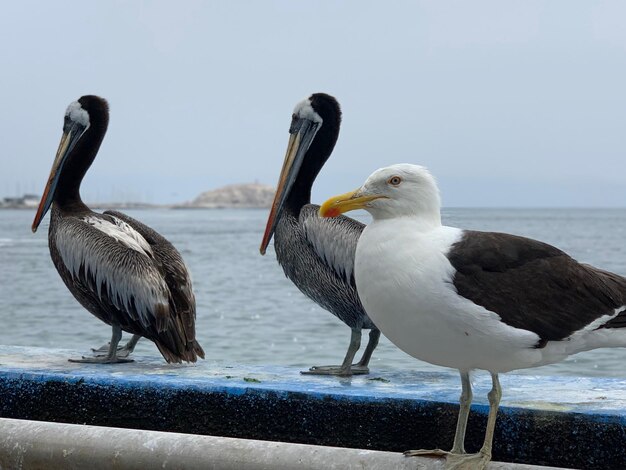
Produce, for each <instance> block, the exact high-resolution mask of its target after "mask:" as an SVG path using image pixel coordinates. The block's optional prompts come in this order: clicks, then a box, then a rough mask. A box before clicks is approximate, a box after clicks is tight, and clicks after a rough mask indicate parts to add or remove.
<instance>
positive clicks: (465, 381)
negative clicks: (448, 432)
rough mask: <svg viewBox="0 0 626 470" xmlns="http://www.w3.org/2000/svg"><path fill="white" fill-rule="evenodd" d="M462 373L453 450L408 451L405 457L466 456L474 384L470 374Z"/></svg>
mask: <svg viewBox="0 0 626 470" xmlns="http://www.w3.org/2000/svg"><path fill="white" fill-rule="evenodd" d="M459 372H460V373H461V398H459V403H460V407H459V417H458V419H457V422H456V433H455V434H454V444H453V446H452V450H451V451H450V452H447V451H445V450H441V449H431V450H427V449H420V450H407V451H406V452H405V453H404V455H406V456H408V457H414V456H416V455H421V456H435V457H441V456H444V455H445V456H449V455H452V454H458V455H463V454H465V445H464V442H465V430H466V429H467V418H468V417H469V411H470V406H471V404H472V384H471V383H470V377H469V372H467V371H459Z"/></svg>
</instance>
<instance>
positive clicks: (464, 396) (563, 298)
mask: <svg viewBox="0 0 626 470" xmlns="http://www.w3.org/2000/svg"><path fill="white" fill-rule="evenodd" d="M354 209H365V210H367V211H368V212H369V213H370V214H371V215H372V217H373V221H372V223H371V224H369V225H368V226H367V227H366V228H365V230H364V231H363V233H362V234H361V237H360V239H359V242H358V246H357V250H356V259H355V277H356V286H357V290H358V293H359V296H360V298H361V301H362V302H363V305H364V307H365V310H366V311H367V313H368V315H369V316H370V317H371V319H372V320H373V321H374V323H375V324H376V325H377V326H378V327H379V328H380V330H381V331H382V332H383V333H384V334H385V335H386V336H387V337H388V338H389V339H390V340H391V341H392V342H393V343H395V344H396V345H397V346H398V347H400V348H401V349H402V350H404V351H405V352H407V353H409V354H411V355H412V356H414V357H416V358H418V359H421V360H424V361H427V362H430V363H432V364H437V365H440V366H445V367H452V368H455V369H458V370H459V372H460V374H461V384H462V393H461V398H460V404H461V407H460V411H459V418H458V423H457V428H456V434H455V438H454V445H453V447H452V450H451V451H450V452H444V451H441V450H439V449H436V450H417V451H408V452H407V455H445V456H447V466H448V468H464V467H468V468H484V467H485V466H486V464H487V463H488V462H489V460H490V459H491V450H492V441H493V431H494V427H495V423H496V414H497V410H498V406H499V403H500V397H501V389H500V383H499V381H498V374H499V373H501V372H508V371H511V370H514V369H523V368H528V367H537V366H541V365H544V364H550V363H554V362H558V361H561V360H562V359H564V358H566V357H567V356H569V355H572V354H576V353H578V352H581V351H587V350H590V349H595V348H603V347H624V346H626V311H625V310H626V278H623V277H622V276H619V275H617V274H613V273H610V272H607V271H603V270H601V269H597V268H594V267H593V266H590V265H586V264H581V263H578V262H577V261H576V260H574V259H573V258H571V257H570V256H568V255H567V254H566V253H564V252H563V251H561V250H559V249H558V248H555V247H553V246H550V245H547V244H545V243H542V242H539V241H536V240H532V239H528V238H524V237H519V236H515V235H509V234H505V233H494V232H477V231H471V230H462V229H458V228H454V227H446V226H443V225H442V224H441V216H440V199H439V190H438V188H437V184H436V183H435V180H434V178H433V177H432V176H431V174H430V173H429V172H428V170H426V169H425V168H424V167H421V166H416V165H410V164H400V165H394V166H390V167H387V168H382V169H380V170H377V171H376V172H374V173H373V174H372V175H371V176H370V177H369V178H368V179H367V181H366V182H365V184H364V185H363V186H362V187H361V188H359V189H357V190H356V191H354V192H351V193H347V194H343V195H341V196H336V197H333V198H331V199H329V200H328V201H326V202H325V203H324V204H323V205H322V207H321V209H320V215H322V216H324V217H335V216H337V215H339V214H341V213H343V212H347V211H351V210H354ZM473 369H484V370H487V371H489V372H490V373H491V377H492V383H493V387H492V389H491V391H490V392H489V395H488V397H489V416H488V421H487V430H486V434H485V440H484V443H483V446H482V448H481V450H480V452H479V453H477V454H473V455H468V454H466V453H465V449H464V437H465V429H466V424H467V418H468V414H469V409H470V404H471V401H472V390H471V385H470V379H469V372H470V371H471V370H473Z"/></svg>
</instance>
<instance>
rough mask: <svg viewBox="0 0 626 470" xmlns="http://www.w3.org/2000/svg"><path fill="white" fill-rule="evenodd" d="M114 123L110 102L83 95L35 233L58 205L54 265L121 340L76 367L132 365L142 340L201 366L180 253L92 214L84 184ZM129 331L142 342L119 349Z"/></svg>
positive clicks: (73, 108) (119, 220)
mask: <svg viewBox="0 0 626 470" xmlns="http://www.w3.org/2000/svg"><path fill="white" fill-rule="evenodd" d="M108 123H109V108H108V105H107V102H106V101H105V100H104V99H102V98H99V97H97V96H83V97H81V98H80V99H79V100H78V101H75V102H73V103H71V104H70V105H69V106H68V108H67V111H66V113H65V123H64V125H63V136H62V138H61V143H60V144H59V149H58V151H57V154H56V158H55V159H54V163H53V164H52V170H51V172H50V177H49V179H48V183H47V184H46V187H45V190H44V194H43V196H42V198H41V202H40V204H39V208H38V209H37V214H36V215H35V220H34V221H33V226H32V229H33V232H35V231H36V230H37V227H38V226H39V224H40V223H41V219H42V218H43V217H44V216H45V215H46V213H47V212H48V210H49V209H50V207H52V211H51V214H50V228H49V231H48V244H49V247H50V255H51V257H52V262H53V263H54V266H55V267H56V269H57V271H58V272H59V274H60V275H61V279H63V282H64V283H65V285H66V286H67V288H68V289H69V290H70V292H71V293H72V294H73V295H74V297H75V298H76V300H78V302H80V304H81V305H82V306H83V307H85V308H86V309H87V310H89V312H91V313H92V314H93V315H95V316H96V317H98V318H99V319H100V320H102V321H103V322H105V323H107V324H108V325H111V327H112V328H113V334H112V337H111V342H110V343H109V345H108V347H103V348H100V349H99V350H96V352H97V353H98V352H101V351H102V350H103V349H104V350H106V354H101V355H99V354H96V356H95V357H89V358H85V357H83V358H82V359H70V360H71V361H73V362H101V363H112V362H128V361H129V360H128V359H125V357H126V356H128V354H130V352H132V350H133V348H134V347H135V344H136V343H137V341H138V340H139V338H140V337H142V336H143V337H146V338H148V339H150V340H151V341H153V342H154V343H155V344H156V346H157V348H158V349H159V351H160V352H161V354H162V355H163V357H164V358H165V360H166V361H167V362H178V363H179V362H182V361H187V362H195V361H196V360H197V357H198V356H200V357H202V358H204V351H203V350H202V348H201V347H200V345H199V344H198V342H197V341H196V339H195V316H196V303H195V298H194V295H193V292H192V290H191V280H190V278H189V273H188V272H187V268H186V267H185V263H184V262H183V260H182V258H181V256H180V254H179V253H178V251H176V249H175V248H174V247H173V246H172V244H171V243H170V242H168V241H167V240H166V239H165V238H163V237H162V236H161V235H159V234H158V233H157V232H155V231H154V230H152V229H151V228H150V227H147V226H146V225H144V224H142V223H141V222H138V221H137V220H135V219H133V218H131V217H128V216H127V215H124V214H122V213H120V212H114V211H106V212H104V213H103V214H98V213H96V212H93V211H91V210H90V209H89V208H88V207H87V206H86V205H85V204H84V203H83V201H82V200H81V197H80V184H81V181H82V180H83V177H84V176H85V173H86V172H87V170H88V169H89V167H90V166H91V163H92V162H93V160H94V158H95V157H96V154H97V153H98V149H99V148H100V144H101V143H102V139H103V138H104V134H105V133H106V130H107V126H108ZM122 330H123V331H126V332H129V333H132V334H133V335H134V336H133V338H132V339H131V340H130V341H129V342H128V344H127V345H126V346H124V347H123V348H119V349H118V344H119V342H120V339H121V337H122Z"/></svg>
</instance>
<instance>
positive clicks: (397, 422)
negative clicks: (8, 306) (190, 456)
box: [0, 346, 626, 468]
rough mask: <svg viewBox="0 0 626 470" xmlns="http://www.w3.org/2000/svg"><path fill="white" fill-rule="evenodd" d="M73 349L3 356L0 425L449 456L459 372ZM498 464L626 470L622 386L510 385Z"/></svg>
mask: <svg viewBox="0 0 626 470" xmlns="http://www.w3.org/2000/svg"><path fill="white" fill-rule="evenodd" d="M79 356H80V353H79V352H76V351H68V350H49V349H41V348H19V347H7V346H0V415H1V416H3V417H9V418H18V419H19V418H21V419H35V420H47V421H58V422H68V423H86V424H94V425H104V426H119V427H126V428H140V429H153V430H160V431H176V432H186V433H195V434H211V435H221V436H231V437H241V438H249V439H266V440H280V441H286V442H301V443H308V444H322V445H333V446H343V447H356V448H365V449H378V450H389V451H402V450H406V449H409V448H431V447H442V448H444V449H445V448H449V447H451V445H452V439H453V436H454V428H455V422H456V415H457V412H458V396H459V393H460V381H459V378H458V375H457V374H456V373H454V372H448V371H446V370H443V369H442V372H440V373H424V372H410V371H398V370H382V369H377V370H374V371H373V372H372V373H371V374H370V375H369V376H359V377H353V378H337V377H321V376H306V375H301V374H300V373H299V370H298V369H295V368H287V367H277V366H264V367H260V366H245V365H232V366H231V365H224V364H216V363H212V362H211V361H202V362H200V363H198V364H190V365H168V364H165V363H164V362H163V361H162V360H161V359H160V358H156V357H142V356H136V357H135V360H136V362H134V363H130V364H113V365H90V364H76V363H70V362H68V361H67V358H69V357H79ZM472 383H473V389H474V406H473V407H472V414H471V416H470V421H469V427H468V436H467V441H466V442H467V444H466V447H467V448H468V450H470V451H475V450H477V449H478V448H479V446H480V444H481V443H482V439H483V433H484V426H485V423H486V415H487V399H486V395H487V392H488V391H489V388H490V386H491V381H490V378H489V376H488V374H485V373H480V372H479V373H476V374H475V375H474V377H473V380H472ZM501 383H502V388H503V399H502V405H501V412H500V414H499V416H498V424H497V427H496V437H495V448H494V458H495V459H497V460H502V461H514V462H519V463H531V464H538V465H553V466H569V467H574V468H626V451H625V448H626V445H624V443H625V442H626V380H621V379H599V378H572V377H533V376H515V375H512V374H508V375H504V376H503V377H502V378H501Z"/></svg>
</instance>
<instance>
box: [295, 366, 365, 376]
mask: <svg viewBox="0 0 626 470" xmlns="http://www.w3.org/2000/svg"><path fill="white" fill-rule="evenodd" d="M300 373H301V374H304V375H337V376H340V377H350V376H351V375H365V374H369V373H370V370H369V369H368V368H367V366H360V365H358V364H353V365H352V366H350V367H341V366H313V367H311V368H310V369H309V370H303V371H301V372H300Z"/></svg>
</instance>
